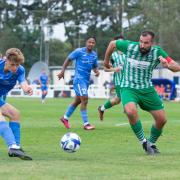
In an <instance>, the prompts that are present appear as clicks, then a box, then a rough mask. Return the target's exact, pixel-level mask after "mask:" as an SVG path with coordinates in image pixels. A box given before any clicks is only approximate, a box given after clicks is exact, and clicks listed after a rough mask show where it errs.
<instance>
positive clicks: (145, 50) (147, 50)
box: [140, 48, 151, 54]
mask: <svg viewBox="0 0 180 180" xmlns="http://www.w3.org/2000/svg"><path fill="white" fill-rule="evenodd" d="M150 49H151V48H149V49H145V48H140V52H141V53H142V54H147V53H148V52H149V51H150Z"/></svg>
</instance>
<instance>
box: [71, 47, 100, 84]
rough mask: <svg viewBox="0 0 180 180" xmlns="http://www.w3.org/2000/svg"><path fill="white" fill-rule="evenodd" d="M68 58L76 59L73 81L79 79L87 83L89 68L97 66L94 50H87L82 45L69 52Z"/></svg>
mask: <svg viewBox="0 0 180 180" xmlns="http://www.w3.org/2000/svg"><path fill="white" fill-rule="evenodd" d="M68 59H70V60H75V61H76V65H75V75H74V81H75V80H77V79H81V80H83V81H85V82H86V83H89V79H90V75H91V70H92V69H94V68H96V67H97V54H96V52H95V51H91V52H87V50H86V47H82V48H78V49H75V50H74V51H73V52H71V53H70V54H69V56H68Z"/></svg>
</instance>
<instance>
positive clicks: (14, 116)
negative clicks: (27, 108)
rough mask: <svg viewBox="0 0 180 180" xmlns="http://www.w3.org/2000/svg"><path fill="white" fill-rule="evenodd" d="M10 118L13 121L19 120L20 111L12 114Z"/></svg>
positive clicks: (14, 111)
mask: <svg viewBox="0 0 180 180" xmlns="http://www.w3.org/2000/svg"><path fill="white" fill-rule="evenodd" d="M10 118H11V119H12V120H19V119H20V111H19V110H17V109H16V110H13V111H12V112H11V113H10Z"/></svg>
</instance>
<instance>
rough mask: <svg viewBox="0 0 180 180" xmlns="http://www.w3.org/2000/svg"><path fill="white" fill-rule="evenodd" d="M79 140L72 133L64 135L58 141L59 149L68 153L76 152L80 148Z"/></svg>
mask: <svg viewBox="0 0 180 180" xmlns="http://www.w3.org/2000/svg"><path fill="white" fill-rule="evenodd" d="M80 144H81V139H80V137H79V136H78V135H77V134H76V133H73V132H68V133H66V134H65V135H64V136H63V137H62V138H61V141H60V145H61V148H62V149H63V150H64V151H65V152H68V153H73V152H76V151H77V150H78V149H79V148H80Z"/></svg>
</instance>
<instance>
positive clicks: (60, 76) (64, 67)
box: [57, 58, 71, 80]
mask: <svg viewBox="0 0 180 180" xmlns="http://www.w3.org/2000/svg"><path fill="white" fill-rule="evenodd" d="M70 61H71V60H70V59H68V58H67V59H66V60H65V61H64V64H63V66H62V70H61V71H60V73H59V74H57V77H58V79H59V80H60V79H61V78H64V72H65V70H66V68H67V66H68V65H69V63H70Z"/></svg>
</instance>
